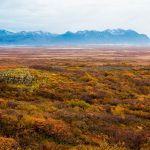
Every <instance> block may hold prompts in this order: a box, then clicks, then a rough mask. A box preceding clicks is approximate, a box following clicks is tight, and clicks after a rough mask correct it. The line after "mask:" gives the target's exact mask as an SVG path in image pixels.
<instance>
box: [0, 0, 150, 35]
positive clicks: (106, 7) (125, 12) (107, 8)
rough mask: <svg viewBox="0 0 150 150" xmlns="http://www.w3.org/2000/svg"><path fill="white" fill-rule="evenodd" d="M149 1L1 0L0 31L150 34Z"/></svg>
mask: <svg viewBox="0 0 150 150" xmlns="http://www.w3.org/2000/svg"><path fill="white" fill-rule="evenodd" d="M149 6H150V1H149V0H82V1H81V0H25V1H24V0H0V28H1V29H2V28H3V29H7V30H10V31H20V30H27V31H31V30H44V31H49V32H52V33H63V32H65V31H67V30H71V31H77V30H84V29H89V30H91V29H92V30H104V29H106V28H124V29H134V30H137V31H138V32H141V33H146V34H148V35H150V28H149V24H150V17H149V14H150V9H149Z"/></svg>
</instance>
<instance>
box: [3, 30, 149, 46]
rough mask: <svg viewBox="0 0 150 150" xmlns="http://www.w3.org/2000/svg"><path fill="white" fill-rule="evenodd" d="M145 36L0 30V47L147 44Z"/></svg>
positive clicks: (131, 32)
mask: <svg viewBox="0 0 150 150" xmlns="http://www.w3.org/2000/svg"><path fill="white" fill-rule="evenodd" d="M149 43H150V39H149V37H148V36H147V35H145V34H139V33H138V32H136V31H134V30H124V29H113V30H110V29H107V30H104V31H95V30H90V31H89V30H84V31H78V32H75V33H73V32H70V31H68V32H66V33H64V34H52V33H49V32H43V31H33V32H26V31H21V32H10V31H7V30H0V45H36V46H40V45H82V44H83V45H87V44H88V45H89V44H134V45H135V44H149Z"/></svg>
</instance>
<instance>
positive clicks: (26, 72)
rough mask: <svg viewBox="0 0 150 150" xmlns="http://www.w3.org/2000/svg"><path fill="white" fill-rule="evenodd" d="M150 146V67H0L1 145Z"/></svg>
mask: <svg viewBox="0 0 150 150" xmlns="http://www.w3.org/2000/svg"><path fill="white" fill-rule="evenodd" d="M149 147H150V66H148V65H147V66H132V65H126V64H120V65H105V66H100V65H99V66H94V65H86V64H85V63H84V64H81V63H79V64H78V63H76V64H75V63H73V64H71V63H60V64H58V65H28V67H25V66H0V149H2V150H5V149H8V150H9V149H10V150H13V149H14V150H17V149H18V150H19V149H25V150H26V149H33V150H34V149H41V150H129V149H133V150H148V149H149Z"/></svg>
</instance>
